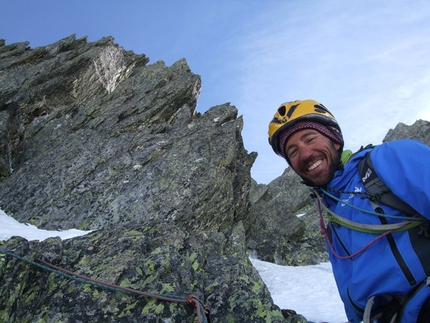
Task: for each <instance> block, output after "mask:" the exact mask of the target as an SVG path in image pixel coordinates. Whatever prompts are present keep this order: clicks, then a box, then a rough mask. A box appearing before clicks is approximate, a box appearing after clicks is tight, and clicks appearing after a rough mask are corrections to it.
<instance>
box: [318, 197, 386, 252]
mask: <svg viewBox="0 0 430 323" xmlns="http://www.w3.org/2000/svg"><path fill="white" fill-rule="evenodd" d="M317 203H318V213H319V216H320V227H321V233H322V234H323V235H324V237H325V239H326V241H327V244H328V246H329V248H330V250H331V252H332V254H333V256H335V257H336V258H338V259H341V260H347V259H351V258H354V257H356V256H358V255H360V254H361V253H363V252H364V251H365V250H366V249H368V248H369V247H370V246H371V245H372V244H374V243H375V242H376V241H378V240H380V239H382V238H383V237H385V236H387V235H389V234H391V233H392V232H393V230H387V231H385V232H384V233H382V234H380V235H379V236H377V237H376V238H374V239H373V240H371V241H370V242H369V243H368V244H366V245H365V246H364V247H362V248H361V249H360V250H358V251H356V252H354V253H353V254H351V255H348V256H340V255H339V254H338V253H337V252H336V250H334V247H333V244H332V243H331V239H330V237H329V235H328V230H327V227H326V225H325V223H324V218H323V212H322V208H321V201H320V199H317Z"/></svg>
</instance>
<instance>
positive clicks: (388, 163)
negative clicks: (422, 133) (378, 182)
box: [371, 139, 430, 219]
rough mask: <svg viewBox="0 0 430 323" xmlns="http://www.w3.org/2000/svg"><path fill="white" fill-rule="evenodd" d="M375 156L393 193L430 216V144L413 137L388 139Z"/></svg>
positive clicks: (374, 164)
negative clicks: (395, 139) (390, 140)
mask: <svg viewBox="0 0 430 323" xmlns="http://www.w3.org/2000/svg"><path fill="white" fill-rule="evenodd" d="M371 159H372V162H373V166H374V168H375V171H376V173H377V174H378V175H379V177H380V178H381V179H382V181H383V182H384V183H385V184H386V185H387V186H388V187H389V188H390V189H391V190H392V191H393V193H394V194H396V195H397V197H399V198H400V199H401V200H403V201H404V202H406V203H408V204H409V205H410V206H412V207H413V208H414V209H415V210H416V211H417V212H419V213H420V214H422V215H423V216H425V217H427V218H429V219H430V165H429V164H430V163H429V162H430V147H429V146H427V145H425V144H423V143H421V142H419V141H415V140H409V139H405V140H397V141H392V142H387V143H384V144H382V145H380V146H377V147H376V148H375V149H374V151H373V152H372V155H371Z"/></svg>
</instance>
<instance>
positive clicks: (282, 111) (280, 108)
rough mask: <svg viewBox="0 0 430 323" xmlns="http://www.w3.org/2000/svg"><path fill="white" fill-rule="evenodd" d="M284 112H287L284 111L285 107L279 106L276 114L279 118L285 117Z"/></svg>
mask: <svg viewBox="0 0 430 323" xmlns="http://www.w3.org/2000/svg"><path fill="white" fill-rule="evenodd" d="M285 112H287V110H286V108H285V105H281V106H280V107H279V109H278V113H279V114H280V115H281V116H285Z"/></svg>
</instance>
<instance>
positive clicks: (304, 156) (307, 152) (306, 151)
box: [299, 145, 313, 162]
mask: <svg viewBox="0 0 430 323" xmlns="http://www.w3.org/2000/svg"><path fill="white" fill-rule="evenodd" d="M299 149H300V160H301V161H302V162H303V161H306V160H308V159H309V157H311V156H312V154H313V150H312V149H311V148H310V147H308V146H306V145H303V146H300V147H299Z"/></svg>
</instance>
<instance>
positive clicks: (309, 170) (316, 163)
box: [308, 159, 322, 172]
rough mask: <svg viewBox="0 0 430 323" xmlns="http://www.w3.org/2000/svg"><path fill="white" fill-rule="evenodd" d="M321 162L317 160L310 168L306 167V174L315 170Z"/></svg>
mask: <svg viewBox="0 0 430 323" xmlns="http://www.w3.org/2000/svg"><path fill="white" fill-rule="evenodd" d="M321 163H322V160H321V159H320V160H318V161H316V162H315V163H313V164H312V165H311V166H310V167H308V172H311V171H313V170H314V169H315V168H317V167H318V166H319V165H321Z"/></svg>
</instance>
